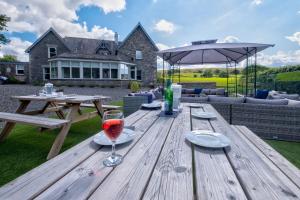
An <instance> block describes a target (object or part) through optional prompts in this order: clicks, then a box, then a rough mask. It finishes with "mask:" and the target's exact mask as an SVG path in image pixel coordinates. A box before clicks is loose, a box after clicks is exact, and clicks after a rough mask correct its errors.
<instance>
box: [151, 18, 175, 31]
mask: <svg viewBox="0 0 300 200" xmlns="http://www.w3.org/2000/svg"><path fill="white" fill-rule="evenodd" d="M154 29H155V30H156V31H160V32H165V33H168V34H172V33H174V31H175V30H176V26H175V24H174V23H172V22H170V21H167V20H165V19H161V20H159V21H158V22H157V23H156V24H155V26H154Z"/></svg>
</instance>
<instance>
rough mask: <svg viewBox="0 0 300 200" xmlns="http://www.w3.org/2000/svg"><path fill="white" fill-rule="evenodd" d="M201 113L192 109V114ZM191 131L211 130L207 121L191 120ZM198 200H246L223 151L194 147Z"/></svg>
mask: <svg viewBox="0 0 300 200" xmlns="http://www.w3.org/2000/svg"><path fill="white" fill-rule="evenodd" d="M197 111H198V112H199V111H203V109H202V108H197V109H196V108H192V112H197ZM192 128H193V130H213V129H212V127H211V124H210V123H209V120H206V119H198V118H192ZM194 160H195V170H196V183H197V186H196V188H197V190H196V191H197V197H198V198H199V199H212V200H213V199H247V197H246V194H245V192H244V191H243V188H242V187H241V185H240V183H239V181H238V179H237V177H236V175H235V173H234V170H233V169H232V167H231V165H230V163H229V161H228V159H227V157H226V154H225V152H224V150H223V149H215V150H214V149H207V148H202V147H199V146H196V145H195V146H194Z"/></svg>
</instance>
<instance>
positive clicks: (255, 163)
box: [203, 104, 300, 200]
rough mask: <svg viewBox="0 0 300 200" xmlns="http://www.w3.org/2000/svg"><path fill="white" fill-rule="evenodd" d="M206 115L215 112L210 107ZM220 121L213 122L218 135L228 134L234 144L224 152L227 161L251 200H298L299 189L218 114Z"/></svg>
mask: <svg viewBox="0 0 300 200" xmlns="http://www.w3.org/2000/svg"><path fill="white" fill-rule="evenodd" d="M203 107H204V109H205V111H209V112H216V111H215V109H214V108H213V107H212V106H211V105H208V104H203ZM216 114H217V120H211V124H212V126H213V128H214V129H215V131H217V132H221V133H223V134H225V135H226V136H227V137H228V138H229V139H230V140H231V141H232V144H231V148H230V149H225V152H226V154H227V157H228V159H229V160H230V163H231V165H232V166H233V168H234V170H235V173H236V175H237V177H238V179H239V181H240V183H241V185H242V187H243V189H244V191H245V190H246V191H247V197H249V198H251V199H278V200H281V199H299V197H300V190H299V188H298V187H297V186H296V185H295V184H294V183H293V182H292V181H290V179H288V178H287V177H286V176H285V174H283V173H282V172H281V171H280V170H279V169H278V168H277V167H276V166H275V165H274V164H273V163H272V162H271V161H270V160H269V159H267V158H266V157H265V156H264V155H263V154H262V153H261V152H260V150H258V149H257V148H256V147H255V146H254V145H253V144H252V143H251V142H249V140H247V139H246V138H245V136H243V135H242V134H238V133H237V132H236V131H235V130H234V129H233V128H232V127H230V126H229V125H228V123H227V122H226V121H225V120H224V119H223V118H222V116H221V115H220V114H219V113H217V112H216Z"/></svg>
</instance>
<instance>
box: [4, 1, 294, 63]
mask: <svg viewBox="0 0 300 200" xmlns="http://www.w3.org/2000/svg"><path fill="white" fill-rule="evenodd" d="M0 14H6V15H7V16H9V17H11V21H10V22H9V23H8V24H7V25H8V31H7V32H5V35H6V36H7V37H8V38H9V39H10V40H11V42H10V43H9V44H7V45H5V46H1V47H0V56H3V55H4V54H13V55H16V56H17V58H18V59H19V60H21V61H28V54H26V53H25V52H24V51H25V49H26V48H27V47H28V46H30V45H31V44H32V43H33V42H34V41H35V40H36V39H37V38H38V37H39V36H40V35H42V34H43V33H44V32H45V31H47V29H48V28H49V27H53V28H54V29H55V30H56V31H57V32H58V33H59V34H60V35H61V36H62V37H64V36H73V37H85V38H97V39H113V37H114V32H117V33H118V35H119V39H120V40H123V39H124V38H125V37H126V36H127V35H128V34H129V33H130V31H131V30H132V29H133V28H134V26H136V24H137V23H138V22H140V23H141V24H142V25H143V27H144V28H145V29H146V31H147V32H148V34H149V35H150V37H151V38H152V39H153V41H154V42H155V43H156V45H157V46H158V48H159V49H167V48H172V47H178V46H184V45H189V44H190V43H191V42H192V41H198V40H207V39H218V42H257V43H267V44H275V47H273V48H269V49H267V50H265V51H263V52H262V53H260V54H259V55H258V63H259V64H263V65H268V66H282V65H290V64H300V0H0Z"/></svg>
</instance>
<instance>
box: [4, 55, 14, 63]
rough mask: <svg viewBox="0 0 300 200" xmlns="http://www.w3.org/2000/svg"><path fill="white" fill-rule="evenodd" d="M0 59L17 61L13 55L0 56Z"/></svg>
mask: <svg viewBox="0 0 300 200" xmlns="http://www.w3.org/2000/svg"><path fill="white" fill-rule="evenodd" d="M0 61H2V62H14V61H18V60H17V57H16V56H14V55H4V56H3V57H2V58H0Z"/></svg>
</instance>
